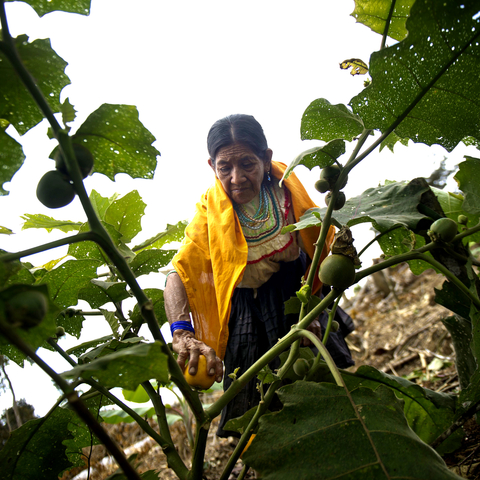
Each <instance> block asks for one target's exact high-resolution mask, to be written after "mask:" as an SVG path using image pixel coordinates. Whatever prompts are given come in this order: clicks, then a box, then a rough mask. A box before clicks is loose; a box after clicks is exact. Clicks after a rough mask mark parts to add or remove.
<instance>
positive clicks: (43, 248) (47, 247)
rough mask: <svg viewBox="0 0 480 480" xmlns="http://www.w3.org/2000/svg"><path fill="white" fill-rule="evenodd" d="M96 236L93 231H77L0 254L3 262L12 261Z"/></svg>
mask: <svg viewBox="0 0 480 480" xmlns="http://www.w3.org/2000/svg"><path fill="white" fill-rule="evenodd" d="M95 238H96V236H95V234H94V233H93V232H84V233H77V234H76V235H72V236H70V237H66V238H62V239H60V240H55V241H53V242H49V243H45V244H43V245H39V246H37V247H33V248H29V249H27V250H22V251H21V252H15V253H6V254H4V255H2V254H0V260H1V261H3V262H11V261H12V260H18V259H20V258H23V257H28V256H29V255H34V254H36V253H40V252H45V251H46V250H51V249H52V248H57V247H62V246H63V245H70V244H72V243H78V242H84V241H86V240H90V241H92V242H94V241H95Z"/></svg>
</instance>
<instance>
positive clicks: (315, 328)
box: [302, 320, 322, 347]
mask: <svg viewBox="0 0 480 480" xmlns="http://www.w3.org/2000/svg"><path fill="white" fill-rule="evenodd" d="M307 330H308V331H309V332H312V333H313V334H314V335H316V336H317V337H318V339H319V340H320V341H322V326H321V325H320V322H319V320H314V321H313V322H312V323H311V324H310V325H309V326H308V327H307ZM310 345H313V343H312V342H311V341H310V340H309V339H308V338H306V337H303V338H302V347H309V346H310Z"/></svg>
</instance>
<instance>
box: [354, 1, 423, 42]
mask: <svg viewBox="0 0 480 480" xmlns="http://www.w3.org/2000/svg"><path fill="white" fill-rule="evenodd" d="M392 1H393V2H394V3H395V6H394V9H393V13H392V16H391V20H390V24H389V26H388V36H389V37H391V38H394V39H395V40H403V39H404V38H405V37H406V36H407V33H408V31H407V28H406V26H405V23H406V21H407V18H408V15H409V13H410V9H411V8H412V5H413V3H414V2H415V0H375V1H372V0H355V10H354V11H353V12H352V17H354V18H355V19H356V20H357V22H358V23H363V24H364V25H366V26H367V27H369V28H371V29H372V30H373V31H374V32H376V33H379V34H380V35H383V33H384V31H385V25H386V23H387V19H388V16H389V12H390V9H391V6H392Z"/></svg>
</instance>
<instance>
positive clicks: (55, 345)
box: [47, 337, 77, 367]
mask: <svg viewBox="0 0 480 480" xmlns="http://www.w3.org/2000/svg"><path fill="white" fill-rule="evenodd" d="M47 343H48V344H49V345H50V346H51V347H53V348H54V350H55V351H56V352H58V353H59V354H60V355H61V356H62V357H63V358H64V359H65V360H66V361H67V362H68V363H69V364H70V365H71V366H72V367H76V366H77V362H75V360H73V358H72V357H71V356H70V355H69V354H68V353H67V352H66V351H65V350H64V349H63V348H62V347H60V345H58V343H57V341H56V340H55V339H53V338H51V337H50V338H49V339H47Z"/></svg>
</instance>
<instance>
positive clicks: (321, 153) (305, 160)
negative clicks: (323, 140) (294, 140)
mask: <svg viewBox="0 0 480 480" xmlns="http://www.w3.org/2000/svg"><path fill="white" fill-rule="evenodd" d="M344 153H345V142H344V141H343V140H332V141H331V142H329V143H327V144H326V145H324V146H322V147H313V148H309V149H308V150H305V151H304V152H302V153H301V154H300V155H298V156H297V157H296V158H295V160H293V162H292V163H290V165H289V166H288V168H287V169H286V170H285V173H284V174H283V177H282V180H284V179H286V178H288V177H289V176H290V174H291V173H292V170H293V169H294V168H295V167H297V166H298V165H304V166H305V167H307V168H308V169H309V170H311V169H312V168H314V167H320V168H324V167H327V166H329V165H332V164H333V163H334V162H335V160H336V159H337V158H338V157H339V156H340V155H343V154H344Z"/></svg>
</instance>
